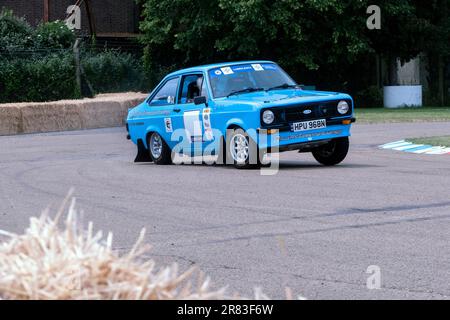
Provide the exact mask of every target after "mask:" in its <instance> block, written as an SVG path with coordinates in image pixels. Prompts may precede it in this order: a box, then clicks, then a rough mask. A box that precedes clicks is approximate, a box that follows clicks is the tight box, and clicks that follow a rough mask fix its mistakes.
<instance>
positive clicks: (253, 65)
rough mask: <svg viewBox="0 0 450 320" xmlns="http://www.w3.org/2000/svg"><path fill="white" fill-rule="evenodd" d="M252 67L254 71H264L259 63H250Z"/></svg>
mask: <svg viewBox="0 0 450 320" xmlns="http://www.w3.org/2000/svg"><path fill="white" fill-rule="evenodd" d="M252 68H253V69H254V70H255V71H264V68H263V67H262V66H261V65H260V64H259V63H255V64H252Z"/></svg>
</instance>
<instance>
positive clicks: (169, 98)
mask: <svg viewBox="0 0 450 320" xmlns="http://www.w3.org/2000/svg"><path fill="white" fill-rule="evenodd" d="M177 86H178V78H173V79H170V80H168V81H167V82H166V83H165V84H164V85H163V86H162V87H161V89H159V90H158V92H157V93H156V94H155V96H154V97H153V99H152V100H151V101H150V103H149V104H150V106H165V105H171V104H175V97H176V96H177Z"/></svg>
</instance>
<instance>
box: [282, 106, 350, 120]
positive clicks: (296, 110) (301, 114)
mask: <svg viewBox="0 0 450 320" xmlns="http://www.w3.org/2000/svg"><path fill="white" fill-rule="evenodd" d="M338 102H339V101H328V102H317V103H309V104H302V105H296V106H289V107H286V108H285V115H286V122H288V123H291V122H299V121H307V120H313V119H323V118H325V119H329V118H333V117H341V116H343V115H342V114H340V113H338V111H337V109H336V107H337V104H338ZM347 102H348V103H349V105H350V107H351V101H347ZM307 110H309V111H310V113H308V111H307ZM305 111H306V112H305ZM350 113H351V108H350V111H349V114H350ZM344 116H345V115H344Z"/></svg>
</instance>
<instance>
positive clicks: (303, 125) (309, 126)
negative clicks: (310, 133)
mask: <svg viewBox="0 0 450 320" xmlns="http://www.w3.org/2000/svg"><path fill="white" fill-rule="evenodd" d="M326 127H327V120H325V119H319V120H309V121H303V122H295V123H293V124H292V125H291V130H292V131H293V132H299V131H307V130H315V129H323V128H326Z"/></svg>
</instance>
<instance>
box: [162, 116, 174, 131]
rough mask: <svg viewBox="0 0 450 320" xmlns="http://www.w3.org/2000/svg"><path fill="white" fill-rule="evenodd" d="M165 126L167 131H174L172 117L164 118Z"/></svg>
mask: <svg viewBox="0 0 450 320" xmlns="http://www.w3.org/2000/svg"><path fill="white" fill-rule="evenodd" d="M164 127H165V128H166V132H173V128H172V119H171V118H164Z"/></svg>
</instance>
